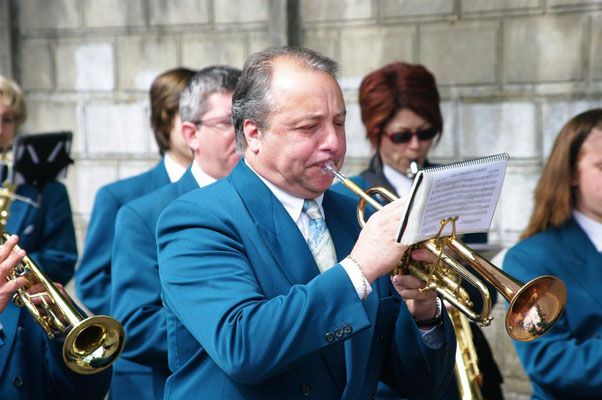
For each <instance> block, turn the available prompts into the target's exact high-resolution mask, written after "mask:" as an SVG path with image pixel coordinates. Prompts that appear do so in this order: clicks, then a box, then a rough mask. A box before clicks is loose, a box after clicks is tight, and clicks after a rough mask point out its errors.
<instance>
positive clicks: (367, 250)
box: [350, 198, 407, 284]
mask: <svg viewBox="0 0 602 400" xmlns="http://www.w3.org/2000/svg"><path fill="white" fill-rule="evenodd" d="M406 203H407V198H401V199H398V200H395V201H393V202H391V203H389V204H387V205H386V206H385V207H383V208H382V209H381V210H379V211H377V212H376V213H374V214H372V216H371V217H370V219H368V222H367V223H366V226H364V228H363V229H362V231H361V232H360V236H359V238H358V240H357V242H356V243H355V246H354V247H353V249H352V250H351V254H350V255H351V257H353V258H354V259H355V260H357V262H358V263H359V264H360V265H361V266H362V271H363V273H364V276H365V277H366V280H367V281H368V283H369V284H372V282H374V280H376V279H377V278H379V277H381V276H383V275H385V274H387V273H389V272H390V271H392V270H393V268H394V267H395V266H396V265H397V263H398V262H399V260H401V258H402V257H403V253H404V252H405V251H406V249H407V246H404V245H402V244H400V243H398V242H397V241H396V236H397V230H398V228H399V224H400V220H401V216H402V209H403V208H404V207H405V205H406Z"/></svg>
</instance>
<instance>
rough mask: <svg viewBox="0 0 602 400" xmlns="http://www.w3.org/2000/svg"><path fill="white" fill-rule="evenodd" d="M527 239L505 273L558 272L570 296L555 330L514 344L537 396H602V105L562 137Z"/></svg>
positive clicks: (524, 277) (524, 276) (509, 257)
mask: <svg viewBox="0 0 602 400" xmlns="http://www.w3.org/2000/svg"><path fill="white" fill-rule="evenodd" d="M521 238H522V241H521V242H519V243H518V244H517V245H516V246H514V247H513V248H511V249H510V250H509V251H508V253H507V254H506V257H505V258H504V270H506V271H507V272H509V273H510V274H511V275H513V276H514V277H516V278H517V279H519V280H521V281H523V282H528V281H530V280H531V279H533V278H534V277H536V276H540V275H555V276H557V277H559V278H560V279H562V280H563V281H564V283H565V285H566V288H567V296H568V297H567V302H566V309H565V310H564V313H563V314H562V316H561V317H560V319H559V320H558V322H557V323H556V325H554V327H553V328H552V329H551V330H550V331H549V332H548V333H546V334H545V335H544V336H542V337H541V338H540V339H538V340H534V341H531V342H514V346H515V348H516V351H517V353H518V357H519V358H520V360H521V362H522V364H523V366H524V368H525V371H526V372H527V375H529V378H530V379H531V385H532V387H533V395H532V399H568V398H579V399H586V398H588V399H594V398H600V393H602V373H601V372H600V365H601V364H602V341H601V340H600V332H602V313H601V312H600V306H601V304H600V295H599V293H598V291H599V290H600V282H601V280H602V254H601V252H602V109H600V108H598V109H593V110H590V111H586V112H584V113H582V114H579V115H577V116H576V117H574V118H572V119H571V120H570V121H568V122H567V123H566V125H565V126H564V127H563V128H562V130H561V131H560V133H559V134H558V137H557V138H556V141H555V142H554V146H553V148H552V151H551V153H550V157H549V158H548V162H547V163H546V165H545V167H544V170H543V173H542V175H541V178H540V179H539V183H538V184H537V187H536V189H535V205H534V210H533V213H532V215H531V220H530V221H529V225H528V226H527V228H526V230H525V232H524V233H523V235H522V237H521Z"/></svg>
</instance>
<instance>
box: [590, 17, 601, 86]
mask: <svg viewBox="0 0 602 400" xmlns="http://www.w3.org/2000/svg"><path fill="white" fill-rule="evenodd" d="M591 60H592V61H591V63H592V71H591V77H592V79H596V80H602V16H597V17H594V18H592V56H591Z"/></svg>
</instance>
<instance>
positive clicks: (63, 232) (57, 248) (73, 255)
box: [0, 182, 111, 399]
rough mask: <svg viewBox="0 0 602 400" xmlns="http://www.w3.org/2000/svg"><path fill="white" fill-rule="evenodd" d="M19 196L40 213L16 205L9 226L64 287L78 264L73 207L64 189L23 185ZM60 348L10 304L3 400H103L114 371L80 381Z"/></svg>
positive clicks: (1, 355) (2, 343) (3, 348)
mask: <svg viewBox="0 0 602 400" xmlns="http://www.w3.org/2000/svg"><path fill="white" fill-rule="evenodd" d="M17 194H18V195H20V196H26V197H28V198H30V199H31V200H33V201H36V202H38V203H39V207H34V206H33V205H31V204H29V203H27V202H23V201H19V200H15V201H13V203H12V204H11V207H10V217H9V220H8V223H7V226H6V231H7V232H9V233H14V234H18V235H19V237H20V242H19V245H20V246H21V247H23V248H24V249H25V250H27V252H28V255H29V256H30V257H31V258H32V259H33V260H34V261H35V262H36V264H38V266H39V267H40V268H42V269H43V270H44V272H45V273H46V274H47V275H48V276H49V278H50V279H51V280H52V281H55V282H60V283H63V284H65V283H66V282H67V281H68V280H69V279H70V278H71V276H72V275H73V268H74V267H75V262H76V260H77V248H76V241H75V232H74V229H73V221H72V216H71V206H70V205H69V198H68V196H67V191H66V189H65V186H64V185H63V184H61V183H58V182H52V183H50V184H48V185H47V186H46V187H45V188H44V189H43V191H42V193H41V196H38V194H39V192H38V191H37V190H36V189H35V188H33V187H32V186H29V185H22V186H20V187H19V188H18V189H17ZM62 346H63V344H62V342H61V341H60V340H50V339H48V337H47V336H46V333H45V332H44V331H43V330H42V328H41V327H40V325H39V324H38V323H37V322H36V321H35V319H34V318H33V316H32V315H31V314H30V313H29V311H27V309H25V308H20V307H17V306H15V305H14V304H12V303H9V304H8V306H7V308H6V309H5V310H4V311H3V312H2V313H0V399H54V398H61V399H80V398H82V396H83V395H84V394H85V397H86V398H90V399H102V398H103V397H104V395H105V393H106V392H107V390H108V388H109V382H110V378H111V369H108V370H105V371H103V372H101V373H99V374H96V375H80V374H77V373H75V372H72V371H71V370H70V369H68V367H67V366H66V364H65V362H64V361H63V356H62Z"/></svg>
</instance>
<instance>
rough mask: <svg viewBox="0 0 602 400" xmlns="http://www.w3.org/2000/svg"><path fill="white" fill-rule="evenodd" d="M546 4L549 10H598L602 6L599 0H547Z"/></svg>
mask: <svg viewBox="0 0 602 400" xmlns="http://www.w3.org/2000/svg"><path fill="white" fill-rule="evenodd" d="M546 3H547V4H548V7H550V8H562V9H563V10H566V9H570V8H575V9H583V7H587V8H590V9H593V10H596V9H597V10H599V9H600V7H601V6H602V1H600V0H547V1H546Z"/></svg>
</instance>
